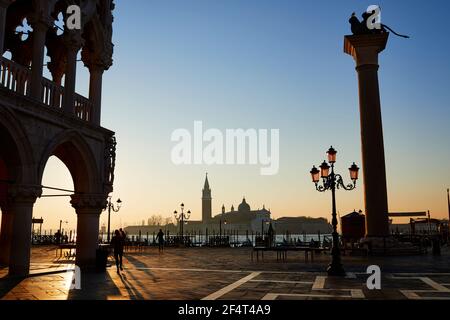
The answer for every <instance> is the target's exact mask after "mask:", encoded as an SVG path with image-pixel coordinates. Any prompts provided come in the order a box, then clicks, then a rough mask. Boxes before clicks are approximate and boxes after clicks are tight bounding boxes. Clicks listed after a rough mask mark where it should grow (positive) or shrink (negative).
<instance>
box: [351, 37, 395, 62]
mask: <svg viewBox="0 0 450 320" xmlns="http://www.w3.org/2000/svg"><path fill="white" fill-rule="evenodd" d="M388 38H389V33H388V32H386V33H380V34H362V35H352V36H345V38H344V52H345V53H347V54H349V55H351V56H352V57H353V59H355V62H356V66H357V67H360V66H362V65H378V54H379V53H380V52H382V51H383V50H384V49H385V48H386V44H387V41H388Z"/></svg>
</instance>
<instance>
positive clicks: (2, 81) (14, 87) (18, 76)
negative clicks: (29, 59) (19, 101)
mask: <svg viewBox="0 0 450 320" xmlns="http://www.w3.org/2000/svg"><path fill="white" fill-rule="evenodd" d="M0 65H1V68H0V86H2V87H5V88H7V89H9V90H11V91H14V92H17V93H20V94H23V95H27V94H28V93H29V91H30V79H31V71H30V70H29V69H28V68H26V67H24V66H21V65H20V64H17V63H15V62H13V61H11V60H8V59H5V58H2V57H0Z"/></svg>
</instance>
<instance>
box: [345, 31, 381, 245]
mask: <svg viewBox="0 0 450 320" xmlns="http://www.w3.org/2000/svg"><path fill="white" fill-rule="evenodd" d="M388 37H389V34H388V33H383V34H368V35H353V36H346V37H345V43H344V51H345V53H347V54H349V55H351V56H352V57H353V58H354V59H355V62H356V71H357V73H358V85H359V108H360V117H361V149H362V162H363V175H364V198H365V210H366V237H368V238H378V237H386V236H389V214H388V200H387V188H386V169H385V158H384V145H383V127H382V121H381V107H380V91H379V86H378V68H379V65H378V54H379V53H380V52H381V51H383V50H384V49H385V47H386V44H387V40H388Z"/></svg>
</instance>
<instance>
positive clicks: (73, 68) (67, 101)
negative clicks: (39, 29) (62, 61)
mask: <svg viewBox="0 0 450 320" xmlns="http://www.w3.org/2000/svg"><path fill="white" fill-rule="evenodd" d="M64 37H65V38H64V41H65V45H66V48H67V64H66V78H65V82H64V99H63V108H64V112H65V113H68V114H73V113H75V84H76V77H77V55H78V51H79V50H80V48H81V46H82V45H83V39H82V37H81V32H80V31H66V35H65V36H64Z"/></svg>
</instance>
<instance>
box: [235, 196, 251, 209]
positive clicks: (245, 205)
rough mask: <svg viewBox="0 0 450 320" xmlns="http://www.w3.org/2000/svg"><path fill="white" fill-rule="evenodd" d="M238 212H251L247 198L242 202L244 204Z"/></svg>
mask: <svg viewBox="0 0 450 320" xmlns="http://www.w3.org/2000/svg"><path fill="white" fill-rule="evenodd" d="M238 211H239V212H250V206H249V204H248V203H247V202H246V201H245V198H244V199H243V200H242V203H241V204H240V205H239V207H238Z"/></svg>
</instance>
